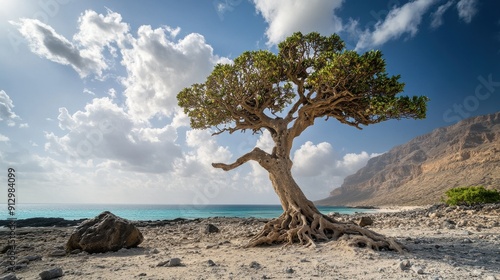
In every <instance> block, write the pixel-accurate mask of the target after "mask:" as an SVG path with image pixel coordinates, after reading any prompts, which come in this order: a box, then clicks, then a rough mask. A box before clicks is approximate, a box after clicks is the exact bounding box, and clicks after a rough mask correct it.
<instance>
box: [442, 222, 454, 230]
mask: <svg viewBox="0 0 500 280" xmlns="http://www.w3.org/2000/svg"><path fill="white" fill-rule="evenodd" d="M443 227H445V228H447V229H454V228H455V222H454V221H452V220H445V221H444V222H443Z"/></svg>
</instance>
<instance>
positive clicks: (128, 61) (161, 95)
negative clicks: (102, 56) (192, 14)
mask: <svg viewBox="0 0 500 280" xmlns="http://www.w3.org/2000/svg"><path fill="white" fill-rule="evenodd" d="M176 30H177V29H172V28H169V27H161V28H157V29H152V28H151V26H141V27H140V28H139V31H138V38H131V42H130V43H131V45H132V47H131V48H130V49H124V50H122V54H123V61H122V64H123V65H124V66H125V67H126V69H127V73H128V76H127V78H126V79H124V81H123V84H124V85H125V86H126V90H125V92H124V94H125V96H126V97H127V100H126V104H127V108H128V110H129V112H130V113H131V114H132V115H134V116H136V117H138V118H142V119H148V118H151V117H153V116H155V115H158V114H160V115H166V116H171V115H172V114H173V113H175V112H176V111H177V110H178V106H177V99H176V96H177V93H178V92H179V91H181V90H182V89H183V88H184V87H187V86H190V85H191V84H193V83H197V82H203V81H204V80H205V78H206V76H207V75H208V74H209V73H210V71H211V70H212V69H213V67H214V65H215V64H216V63H217V62H219V57H218V56H216V55H214V54H213V49H212V47H211V46H210V45H208V44H207V43H206V42H205V39H204V37H203V36H202V35H200V34H195V33H192V34H189V35H187V36H186V37H184V38H182V39H180V40H178V41H175V42H174V41H173V40H174V37H175V35H177V32H178V31H176Z"/></svg>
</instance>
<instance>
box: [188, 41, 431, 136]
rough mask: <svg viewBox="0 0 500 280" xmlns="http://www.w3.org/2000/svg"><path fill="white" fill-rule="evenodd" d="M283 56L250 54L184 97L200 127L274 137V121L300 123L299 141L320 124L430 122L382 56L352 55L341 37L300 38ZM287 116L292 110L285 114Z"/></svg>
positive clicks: (420, 100) (422, 102)
mask: <svg viewBox="0 0 500 280" xmlns="http://www.w3.org/2000/svg"><path fill="white" fill-rule="evenodd" d="M278 49H279V51H278V53H277V54H274V53H272V52H270V51H268V50H258V51H247V52H244V53H243V54H241V55H240V56H239V57H237V58H236V59H235V60H234V63H232V64H218V65H216V66H215V68H214V70H213V71H212V73H211V74H210V75H209V76H208V78H207V80H206V82H205V83H202V84H194V85H192V86H191V87H188V88H185V89H184V90H182V91H181V92H180V93H179V94H178V101H179V105H180V106H181V107H182V108H184V111H185V113H186V114H187V115H188V116H189V117H190V120H191V126H192V127H193V128H200V129H202V128H209V127H216V128H217V129H218V131H217V132H216V133H221V132H224V131H228V132H230V133H232V132H234V131H237V130H242V131H244V130H246V129H251V130H252V131H253V132H257V131H260V130H261V129H269V130H271V132H272V130H273V129H274V128H273V125H272V122H271V120H272V119H277V118H279V119H283V121H285V122H286V123H294V124H293V128H294V130H295V136H298V135H299V134H300V133H301V132H302V131H303V130H304V129H305V128H307V127H308V126H310V125H312V124H313V122H314V119H316V118H327V119H328V118H335V119H337V120H338V121H340V122H341V123H345V124H348V125H351V126H355V127H357V128H361V127H360V125H369V124H374V123H378V122H381V121H385V120H389V119H401V118H415V119H421V118H425V115H426V102H427V101H428V98H427V97H425V96H413V97H408V96H399V95H398V94H399V93H401V92H403V89H404V83H402V82H400V81H399V80H400V76H399V75H394V76H389V74H388V73H387V72H386V64H385V60H384V59H383V57H382V53H381V52H380V51H376V50H372V51H368V52H365V53H363V54H358V53H357V52H355V51H352V50H346V49H345V44H344V42H343V41H342V40H341V39H340V37H339V36H338V35H336V34H334V35H331V36H329V37H325V36H321V35H319V34H318V33H314V32H313V33H309V34H306V35H303V34H302V33H295V34H293V35H292V36H290V37H288V38H287V39H286V40H285V41H283V42H281V43H280V44H279V45H278ZM285 110H287V111H286V112H285Z"/></svg>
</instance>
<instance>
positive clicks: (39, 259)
mask: <svg viewBox="0 0 500 280" xmlns="http://www.w3.org/2000/svg"><path fill="white" fill-rule="evenodd" d="M25 259H26V260H28V262H33V261H41V260H42V256H40V255H34V256H26V257H25Z"/></svg>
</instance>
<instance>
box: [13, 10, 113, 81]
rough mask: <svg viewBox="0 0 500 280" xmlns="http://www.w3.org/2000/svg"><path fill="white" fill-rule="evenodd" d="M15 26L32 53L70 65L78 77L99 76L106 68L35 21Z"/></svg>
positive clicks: (24, 20)
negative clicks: (93, 74)
mask: <svg viewBox="0 0 500 280" xmlns="http://www.w3.org/2000/svg"><path fill="white" fill-rule="evenodd" d="M15 24H16V25H17V26H18V29H19V31H20V32H21V34H22V35H23V36H24V37H25V38H26V39H27V40H28V42H29V46H30V49H31V51H32V52H34V53H36V54H38V55H39V56H41V57H44V58H47V59H49V60H51V61H54V62H56V63H59V64H63V65H70V66H71V67H73V69H75V71H76V72H78V74H79V75H80V77H86V76H88V75H89V74H90V73H96V74H97V75H101V74H102V71H103V70H104V69H106V68H107V66H106V63H105V62H104V61H101V60H95V57H93V56H89V54H88V53H82V52H81V51H80V50H79V49H78V48H77V47H76V46H75V45H74V44H73V43H71V42H70V41H69V40H68V39H66V38H64V36H62V35H60V34H58V33H57V32H56V31H55V30H54V29H53V28H52V27H50V26H49V25H47V24H45V23H43V22H41V21H39V20H37V19H21V20H20V22H18V23H15Z"/></svg>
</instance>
